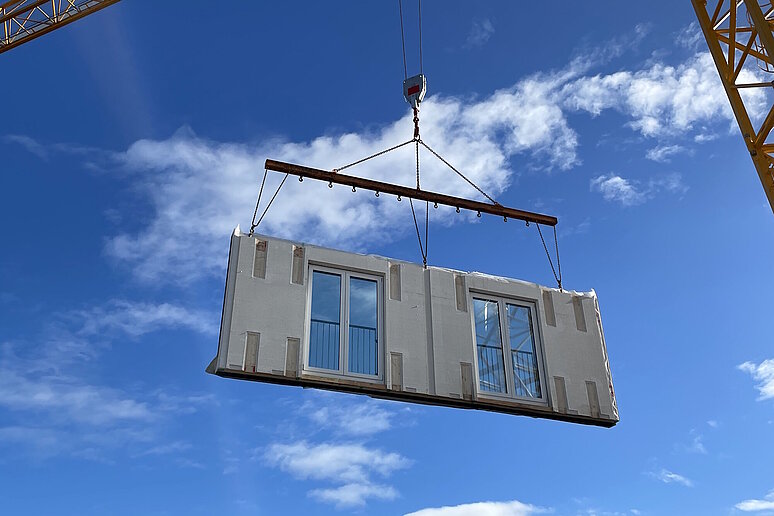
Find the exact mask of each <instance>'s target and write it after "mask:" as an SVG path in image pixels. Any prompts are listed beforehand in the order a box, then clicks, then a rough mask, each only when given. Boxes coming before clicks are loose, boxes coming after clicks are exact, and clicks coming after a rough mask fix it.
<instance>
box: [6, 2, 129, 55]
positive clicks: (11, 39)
mask: <svg viewBox="0 0 774 516" xmlns="http://www.w3.org/2000/svg"><path fill="white" fill-rule="evenodd" d="M118 1H119V0H11V1H9V2H4V3H2V4H0V54H2V53H3V52H6V51H8V50H11V49H12V48H15V47H18V46H19V45H21V44H23V43H26V42H28V41H31V40H33V39H35V38H37V37H39V36H42V35H44V34H47V33H49V32H51V31H52V30H55V29H58V28H59V27H62V26H64V25H67V24H68V23H71V22H74V21H75V20H78V19H80V18H83V17H84V16H88V15H89V14H91V13H94V12H97V11H99V10H100V9H104V8H105V7H108V6H109V5H113V4H115V3H117V2H118Z"/></svg>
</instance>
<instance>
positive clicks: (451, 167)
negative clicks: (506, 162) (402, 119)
mask: <svg viewBox="0 0 774 516" xmlns="http://www.w3.org/2000/svg"><path fill="white" fill-rule="evenodd" d="M418 142H419V143H421V144H422V145H423V146H424V147H425V149H427V150H429V151H430V152H432V153H433V155H434V156H435V157H436V158H438V159H440V160H441V161H443V163H444V164H445V165H446V166H447V167H449V168H450V169H452V170H453V171H454V172H456V173H457V175H458V176H460V177H461V178H462V179H464V180H465V181H467V182H468V184H469V185H470V186H472V187H473V188H475V189H476V190H478V193H480V194H481V195H483V196H484V197H486V198H487V199H489V200H490V201H491V202H492V204H496V205H498V206H500V203H499V202H497V201H495V200H494V199H493V198H492V197H491V196H490V195H488V194H487V193H486V192H485V191H483V190H482V189H481V188H479V186H478V185H477V184H476V183H474V182H473V181H471V180H470V179H468V178H467V177H466V176H465V174H463V173H462V172H460V171H459V170H457V169H456V168H454V166H453V165H452V164H451V163H449V162H448V161H446V160H445V159H444V158H443V156H441V155H440V154H438V153H437V152H435V151H434V150H433V149H431V148H430V146H429V145H427V144H426V143H425V142H424V141H423V140H421V139H420V140H418Z"/></svg>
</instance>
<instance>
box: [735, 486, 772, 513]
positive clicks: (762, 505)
mask: <svg viewBox="0 0 774 516" xmlns="http://www.w3.org/2000/svg"><path fill="white" fill-rule="evenodd" d="M734 507H736V508H737V509H739V510H740V511H744V512H758V511H774V491H771V492H770V493H769V494H767V495H766V496H765V497H764V498H763V499H755V498H752V499H750V500H743V501H741V502H739V503H738V504H736V505H735V506H734Z"/></svg>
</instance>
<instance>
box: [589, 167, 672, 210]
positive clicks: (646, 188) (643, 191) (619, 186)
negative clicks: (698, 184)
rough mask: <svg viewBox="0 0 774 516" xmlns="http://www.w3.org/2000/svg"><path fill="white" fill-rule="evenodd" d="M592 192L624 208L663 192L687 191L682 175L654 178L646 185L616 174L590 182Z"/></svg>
mask: <svg viewBox="0 0 774 516" xmlns="http://www.w3.org/2000/svg"><path fill="white" fill-rule="evenodd" d="M589 188H590V189H591V191H592V192H599V193H601V194H602V198H603V199H605V200H606V201H612V202H617V203H619V204H621V205H622V206H636V205H638V204H642V203H644V202H645V201H647V200H648V199H652V198H654V197H655V196H656V195H658V194H659V193H661V192H668V193H684V192H685V191H686V190H687V187H686V186H685V184H683V181H682V176H681V175H680V174H676V173H674V174H668V175H663V176H660V177H653V178H651V179H649V180H648V181H647V182H646V183H645V184H641V183H640V182H639V181H636V180H631V179H626V178H623V177H621V176H619V175H615V174H604V175H601V176H597V177H595V178H593V179H592V180H591V181H590V182H589Z"/></svg>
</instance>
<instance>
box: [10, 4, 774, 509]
mask: <svg viewBox="0 0 774 516" xmlns="http://www.w3.org/2000/svg"><path fill="white" fill-rule="evenodd" d="M608 4H609V5H608ZM679 4H680V5H676V3H675V2H667V1H665V0H661V1H656V2H651V3H650V4H649V5H648V8H647V9H643V8H642V6H641V5H640V4H639V3H634V2H628V3H627V2H617V3H615V6H612V3H607V4H605V3H600V2H595V3H589V4H588V5H584V7H583V9H578V8H577V4H576V3H569V2H565V4H561V3H560V4H558V5H552V6H551V7H550V8H549V7H548V6H546V5H544V4H542V3H539V2H532V3H524V2H512V3H506V2H491V3H486V4H483V5H482V3H480V2H475V3H473V2H459V1H454V2H440V1H429V0H428V1H426V2H425V3H424V12H423V20H424V33H423V39H424V71H425V73H426V75H427V76H428V97H427V98H426V101H425V103H424V104H423V107H422V113H421V118H422V136H423V139H424V140H425V141H426V142H427V143H428V144H429V145H431V146H432V147H434V148H436V149H437V150H438V151H440V152H441V153H442V154H444V155H445V156H446V157H447V158H448V159H449V160H450V161H451V162H452V163H454V164H455V165H457V166H458V167H459V168H460V169H462V170H463V171H465V172H466V173H467V174H469V175H470V176H471V177H473V178H474V179H475V180H476V181H477V182H478V183H480V184H481V185H482V186H483V187H484V189H485V190H487V191H489V192H492V193H493V195H494V196H495V197H496V198H497V199H498V200H499V201H500V202H501V203H503V204H507V205H511V206H516V207H520V208H524V209H531V210H537V211H544V212H548V213H552V214H555V215H557V216H558V217H559V220H560V224H559V235H560V242H561V251H562V265H563V270H564V275H565V285H566V286H567V287H568V288H571V289H576V290H588V289H591V288H594V289H595V290H596V291H597V293H598V295H599V300H600V305H601V310H602V316H603V322H604V326H605V332H606V339H607V344H608V351H609V355H610V361H611V367H612V373H613V378H614V382H615V387H616V394H617V396H618V405H619V410H620V415H621V422H620V423H619V424H618V425H617V426H616V427H614V428H613V429H601V428H589V427H583V426H578V425H573V424H569V423H561V422H554V421H543V420H535V419H530V418H523V417H516V416H509V415H502V414H489V413H483V412H472V411H463V410H454V409H445V408H437V407H423V406H415V405H406V404H399V403H392V402H381V401H375V400H370V399H368V398H361V397H356V396H350V395H340V394H331V393H322V392H315V391H304V390H301V389H298V388H291V387H281V386H272V385H263V384H256V383H248V382H239V381H235V380H226V379H221V378H217V377H213V376H210V375H206V374H205V373H204V368H205V366H206V365H207V364H208V363H209V361H210V360H211V358H212V357H213V356H214V354H215V352H216V346H217V331H218V320H219V315H220V306H221V302H222V299H223V278H224V271H225V260H226V255H227V252H228V242H229V234H230V232H231V230H232V229H233V227H234V226H236V225H237V224H241V225H242V227H243V228H244V227H246V226H248V225H249V220H250V217H251V215H252V209H253V203H254V201H255V196H256V194H257V188H258V181H259V179H260V175H261V173H262V172H263V168H262V163H263V160H264V159H266V158H275V159H284V160H288V161H294V162H299V163H304V164H308V165H311V166H318V167H321V168H333V167H336V166H339V165H342V164H344V163H347V162H349V161H352V160H354V159H355V158H358V157H361V156H363V155H366V154H368V153H370V152H372V151H375V150H379V149H381V148H384V147H388V146H390V145H393V144H396V143H400V142H402V141H405V140H407V139H409V138H410V137H411V134H412V133H411V131H412V127H411V121H410V114H409V112H408V106H407V105H406V104H405V102H404V101H403V99H402V96H401V82H402V79H403V66H402V61H401V53H400V33H399V25H398V14H397V5H395V4H394V3H393V2H379V3H376V2H354V1H349V2H337V3H329V2H274V3H260V4H259V3H257V2H256V3H250V4H249V5H247V4H246V3H238V2H229V3H222V4H220V5H219V6H218V8H217V9H214V10H213V9H205V8H202V9H192V8H191V7H190V5H189V4H185V5H184V4H182V3H175V2H164V3H153V4H152V3H151V2H142V1H139V0H134V1H133V0H127V1H124V2H121V3H120V4H117V5H115V6H112V7H110V8H109V9H106V10H105V11H102V12H100V13H98V14H96V15H94V16H91V17H89V18H86V19H84V20H81V21H79V22H77V23H74V24H72V25H70V26H68V27H67V28H64V29H61V30H58V31H55V32H53V33H51V34H49V35H47V36H45V37H43V38H41V39H39V40H36V41H34V42H32V43H30V44H28V45H24V46H22V47H19V48H17V49H15V50H12V51H10V52H8V53H6V54H3V55H2V57H0V67H2V70H4V72H5V73H4V75H3V77H4V78H5V80H4V81H3V86H2V88H1V89H0V91H2V93H3V98H4V103H3V114H4V122H3V124H2V130H1V131H0V152H2V156H3V160H2V165H0V170H1V171H2V173H0V220H2V221H3V239H2V252H1V253H0V504H1V506H2V507H3V512H4V513H7V514H79V515H80V514H116V515H123V514H127V515H128V514H238V515H242V514H244V515H252V514H326V513H336V514H385V515H394V514H409V513H415V512H417V511H419V514H420V515H422V516H428V515H433V516H437V515H441V516H448V515H467V514H491V515H527V514H542V513H552V514H560V515H565V514H567V515H576V514H578V515H580V514H582V515H600V516H601V515H619V514H620V515H640V514H642V515H645V514H654V515H657V514H702V515H703V514H742V513H746V512H752V513H754V514H774V467H773V466H772V464H774V449H773V448H772V446H771V443H772V437H774V349H772V345H771V335H770V331H769V330H770V327H771V324H770V321H771V311H770V305H769V304H768V303H769V302H770V293H771V291H772V287H774V285H772V284H771V281H770V279H767V278H770V274H768V270H769V269H770V265H771V256H772V255H773V253H774V238H773V237H774V219H772V213H771V211H770V208H769V207H768V205H767V203H766V199H765V196H764V194H763V191H762V189H761V186H760V183H759V181H758V178H757V176H756V174H755V170H754V168H753V166H752V163H751V162H750V159H749V157H748V156H747V153H746V151H745V148H744V145H743V143H742V141H741V139H740V137H739V134H738V130H737V129H736V127H735V124H734V122H733V119H732V117H731V113H730V109H729V108H728V106H727V100H726V98H725V96H724V94H723V91H722V88H721V86H720V82H719V80H718V79H717V74H716V71H715V69H714V66H713V64H712V62H711V60H710V59H709V57H708V55H707V51H706V48H705V46H704V43H703V41H702V40H701V39H700V38H699V37H697V36H698V29H697V27H696V25H695V24H692V22H693V17H694V14H693V11H692V9H691V7H690V4H689V3H688V2H680V3H679ZM415 6H416V4H414V3H413V2H409V1H407V2H406V5H405V6H404V7H405V11H406V27H407V50H408V58H409V59H408V61H409V62H408V67H409V74H412V73H416V72H417V71H418V59H417V55H416V54H417V52H416V48H417V46H416V39H417V38H416V37H417V34H416V13H415ZM558 13H561V16H559V17H557V14H558ZM749 73H754V72H749ZM748 100H749V101H750V103H751V106H753V108H752V112H753V115H755V116H760V114H761V111H762V110H763V109H764V106H765V102H766V99H765V98H756V97H751V98H749V99H748ZM411 159H412V156H411V152H410V151H407V152H406V153H403V154H401V153H400V152H396V153H395V155H394V156H388V157H385V158H383V159H381V160H380V161H378V162H374V164H373V165H361V166H359V167H357V168H356V169H353V172H355V171H357V173H359V174H361V175H364V176H368V177H375V178H379V179H382V180H388V181H396V182H402V183H405V184H409V185H410V184H412V181H413V174H414V169H413V163H412V161H411ZM422 178H423V185H424V186H425V187H426V188H428V189H435V190H442V191H444V192H447V193H450V194H454V195H465V196H473V195H474V194H475V192H472V191H470V189H469V187H468V186H467V185H466V184H465V183H463V182H461V181H459V180H458V179H457V178H456V177H454V176H453V175H450V174H449V173H448V171H446V170H444V169H443V168H442V167H440V166H437V165H436V164H433V163H432V162H431V161H430V159H429V157H428V156H425V157H424V159H423V176H422ZM277 179H278V178H276V177H273V178H271V180H270V181H273V182H272V183H271V185H276V181H277ZM406 204H407V203H400V204H398V203H396V202H394V200H392V201H391V200H389V199H375V198H373V196H371V195H369V194H367V193H363V192H359V193H358V194H352V193H351V192H349V191H348V190H347V189H346V188H334V189H333V190H328V188H327V187H325V185H314V184H313V182H311V181H305V182H304V183H303V184H299V183H298V182H296V181H290V182H289V183H288V185H286V187H285V189H284V190H283V191H282V193H281V195H280V196H279V197H278V199H277V201H276V205H275V206H274V207H273V208H272V211H271V212H270V213H269V215H268V216H267V219H266V220H265V222H264V223H263V224H262V226H261V228H262V231H264V232H267V233H271V234H275V235H277V236H280V237H289V238H294V239H301V240H306V241H310V242H314V243H318V244H323V245H328V246H333V247H338V248H343V249H348V250H353V251H366V252H374V253H378V254H381V255H386V256H391V257H397V258H404V259H409V260H413V261H420V260H421V257H420V255H419V251H418V249H417V245H416V240H415V239H416V236H415V234H414V233H413V223H412V222H411V217H410V212H408V206H407V205H406ZM431 215H432V217H431V223H432V227H431V240H430V247H429V262H430V263H431V264H433V265H439V266H447V267H453V268H457V269H463V270H478V271H484V272H488V273H492V274H498V275H504V276H509V277H515V278H521V279H525V280H530V281H536V282H539V283H542V284H547V285H551V284H552V282H553V278H552V276H551V272H550V269H549V267H548V264H547V263H546V260H545V256H544V255H543V250H542V247H541V245H540V241H539V238H538V236H537V234H536V232H535V231H534V227H530V228H525V227H524V226H523V225H522V224H517V223H513V222H508V223H507V224H504V223H503V222H501V221H498V220H496V219H495V218H492V217H489V218H487V217H483V218H482V219H476V218H475V216H472V217H471V216H470V215H469V214H468V215H465V214H460V215H456V214H454V213H448V212H441V211H439V212H434V213H432V214H431ZM433 217H434V218H433ZM441 508H443V509H441ZM423 511H424V512H423Z"/></svg>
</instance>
